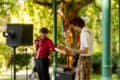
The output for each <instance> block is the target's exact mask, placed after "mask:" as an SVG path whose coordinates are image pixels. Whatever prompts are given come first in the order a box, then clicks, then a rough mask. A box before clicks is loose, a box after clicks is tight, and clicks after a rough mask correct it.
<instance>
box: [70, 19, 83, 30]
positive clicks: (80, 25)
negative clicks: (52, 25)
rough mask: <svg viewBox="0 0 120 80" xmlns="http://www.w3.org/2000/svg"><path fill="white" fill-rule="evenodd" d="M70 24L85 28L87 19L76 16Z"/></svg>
mask: <svg viewBox="0 0 120 80" xmlns="http://www.w3.org/2000/svg"><path fill="white" fill-rule="evenodd" d="M69 24H73V25H75V26H78V27H80V28H83V27H84V26H85V21H84V20H83V19H82V18H80V17H75V18H73V19H72V20H71V21H70V22H69Z"/></svg>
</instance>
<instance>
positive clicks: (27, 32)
mask: <svg viewBox="0 0 120 80" xmlns="http://www.w3.org/2000/svg"><path fill="white" fill-rule="evenodd" d="M4 36H5V37H6V38H7V41H6V42H7V45H9V46H12V47H14V46H15V47H17V46H26V45H32V44H33V25H32V24H7V31H6V32H4Z"/></svg>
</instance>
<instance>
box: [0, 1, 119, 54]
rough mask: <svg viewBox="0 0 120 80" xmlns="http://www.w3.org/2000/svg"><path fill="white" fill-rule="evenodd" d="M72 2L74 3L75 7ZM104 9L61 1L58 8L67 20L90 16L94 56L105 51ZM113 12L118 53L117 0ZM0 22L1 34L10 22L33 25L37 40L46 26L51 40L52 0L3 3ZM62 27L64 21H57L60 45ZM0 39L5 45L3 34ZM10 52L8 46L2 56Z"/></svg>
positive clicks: (95, 4) (95, 3)
mask: <svg viewBox="0 0 120 80" xmlns="http://www.w3.org/2000/svg"><path fill="white" fill-rule="evenodd" d="M73 1H75V3H74V4H73ZM77 1H81V2H77ZM87 1H88V2H87ZM36 3H37V4H36ZM90 3H91V4H90ZM88 4H89V5H88ZM81 5H82V6H81ZM45 6H46V7H45ZM101 6H102V5H101V1H100V0H94V1H93V0H58V8H60V9H61V10H63V12H64V14H65V16H66V18H67V19H70V18H71V17H72V16H76V15H78V16H82V17H88V20H87V26H88V27H89V28H91V29H92V31H93V32H94V36H95V49H94V50H95V53H98V52H102V25H101V24H102V23H101V22H102V9H101ZM111 10H112V11H111V21H112V22H111V27H112V51H113V52H114V53H118V52H119V51H118V44H119V34H118V33H119V31H118V30H119V29H118V27H119V4H118V1H117V0H112V7H111ZM58 18H60V17H58ZM0 22H1V23H0V34H2V32H3V31H5V29H6V24H7V23H32V24H33V25H34V40H35V39H36V38H37V37H38V36H39V29H40V28H41V27H47V28H48V29H49V30H50V34H49V35H48V36H50V38H51V39H52V38H53V11H52V0H0ZM61 25H62V22H61V21H60V22H58V42H61V41H63V40H64V38H63V36H62V33H61V31H62V28H61ZM1 27H2V29H1ZM0 37H1V39H0V44H1V45H3V44H5V39H4V38H3V37H2V35H0ZM0 49H3V48H2V46H0ZM7 50H8V51H9V52H10V50H9V48H8V47H7V46H6V47H5V48H4V49H3V50H1V52H0V54H5V51H7Z"/></svg>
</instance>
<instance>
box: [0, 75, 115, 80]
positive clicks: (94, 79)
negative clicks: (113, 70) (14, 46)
mask: <svg viewBox="0 0 120 80" xmlns="http://www.w3.org/2000/svg"><path fill="white" fill-rule="evenodd" d="M10 77H11V75H0V79H3V78H10ZM91 78H92V79H91V80H101V74H92V76H91ZM112 80H117V75H116V74H113V75H112Z"/></svg>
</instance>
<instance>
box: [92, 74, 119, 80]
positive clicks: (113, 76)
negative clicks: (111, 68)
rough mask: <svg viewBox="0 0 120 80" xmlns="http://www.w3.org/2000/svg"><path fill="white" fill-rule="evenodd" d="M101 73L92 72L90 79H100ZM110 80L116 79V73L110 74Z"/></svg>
mask: <svg viewBox="0 0 120 80" xmlns="http://www.w3.org/2000/svg"><path fill="white" fill-rule="evenodd" d="M101 77H102V76H101V74H92V76H91V78H92V79H91V80H101ZM112 80H117V74H112Z"/></svg>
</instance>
